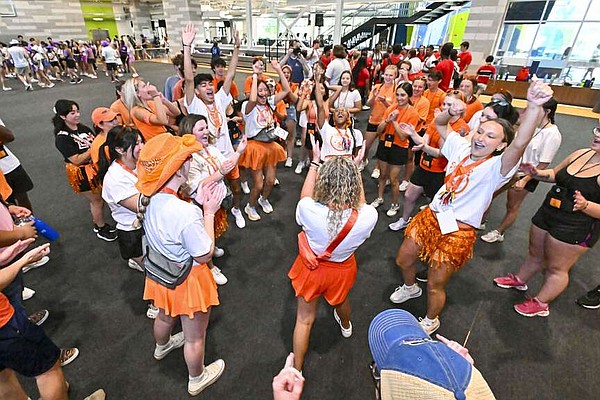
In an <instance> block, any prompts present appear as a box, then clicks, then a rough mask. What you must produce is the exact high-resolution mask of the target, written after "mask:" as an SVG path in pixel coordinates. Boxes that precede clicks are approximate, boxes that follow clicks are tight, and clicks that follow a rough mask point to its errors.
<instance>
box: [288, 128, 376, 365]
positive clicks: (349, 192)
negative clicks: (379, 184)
mask: <svg viewBox="0 0 600 400" xmlns="http://www.w3.org/2000/svg"><path fill="white" fill-rule="evenodd" d="M363 156H364V148H363V150H361V151H360V152H359V155H358V156H357V157H356V158H355V159H354V161H353V160H352V159H351V158H350V157H330V158H329V159H328V160H327V161H325V163H323V164H322V165H321V164H320V160H321V157H320V151H319V145H318V142H315V141H314V140H313V157H312V161H311V163H310V167H309V169H308V173H307V175H306V180H305V181H304V186H302V192H301V193H300V201H299V202H298V205H297V207H296V222H297V223H298V224H299V225H300V226H301V227H302V232H300V234H299V235H298V250H299V252H298V257H297V258H296V261H295V262H294V264H293V265H292V268H291V269H290V272H289V273H288V277H289V278H290V279H291V281H292V286H293V288H294V291H295V292H296V297H297V299H298V310H297V313H296V325H295V327H294V338H293V347H294V350H293V351H294V354H295V355H296V357H295V361H294V367H296V369H298V370H302V366H303V364H304V356H305V355H306V352H307V351H308V343H309V339H310V331H311V330H312V326H313V324H314V322H315V318H316V316H317V307H318V305H319V299H320V298H321V297H324V298H325V301H327V303H328V304H329V305H330V306H332V307H333V308H334V311H333V317H334V318H335V320H336V321H337V323H338V324H339V326H340V330H341V333H342V336H343V337H345V338H348V337H350V336H351V335H352V323H351V322H350V301H349V299H348V294H349V292H350V289H352V286H353V285H354V281H355V280H356V271H357V265H356V259H355V257H354V252H355V251H356V250H357V249H358V247H359V246H360V245H361V244H362V243H363V242H364V241H365V240H367V239H368V238H369V236H370V235H371V232H372V231H373V228H375V224H376V223H377V211H376V210H375V209H374V208H373V207H371V206H369V205H368V204H365V196H364V191H363V184H362V179H361V176H360V172H359V170H358V164H360V162H361V159H362V157H363Z"/></svg>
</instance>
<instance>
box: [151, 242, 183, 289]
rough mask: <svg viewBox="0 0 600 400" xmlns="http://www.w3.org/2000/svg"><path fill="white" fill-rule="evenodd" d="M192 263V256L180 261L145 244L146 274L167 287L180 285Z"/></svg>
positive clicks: (173, 287)
mask: <svg viewBox="0 0 600 400" xmlns="http://www.w3.org/2000/svg"><path fill="white" fill-rule="evenodd" d="M193 264H194V259H193V258H192V257H190V258H189V259H188V260H186V261H184V262H183V263H180V262H176V261H172V260H170V259H168V258H167V257H165V256H164V255H162V254H161V253H160V252H158V251H156V250H154V249H153V248H152V247H151V246H146V257H145V258H144V269H145V270H146V276H147V277H148V278H150V279H152V280H153V281H154V282H157V283H160V284H161V285H163V286H165V287H166V288H168V289H175V288H176V287H177V286H179V285H181V284H182V283H183V281H185V279H186V278H187V276H188V275H189V274H190V271H191V270H192V265H193Z"/></svg>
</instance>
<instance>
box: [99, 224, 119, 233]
mask: <svg viewBox="0 0 600 400" xmlns="http://www.w3.org/2000/svg"><path fill="white" fill-rule="evenodd" d="M104 226H106V227H107V229H108V230H109V231H111V232H116V231H117V228H116V227H114V226H112V225H111V224H104ZM99 230H100V227H99V226H98V225H96V224H94V232H96V233H98V231H99Z"/></svg>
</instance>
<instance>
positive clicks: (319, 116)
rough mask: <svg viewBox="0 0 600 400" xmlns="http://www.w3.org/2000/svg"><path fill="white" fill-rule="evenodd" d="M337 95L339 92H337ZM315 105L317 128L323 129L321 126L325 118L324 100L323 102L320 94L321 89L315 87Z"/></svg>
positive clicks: (321, 93)
mask: <svg viewBox="0 0 600 400" xmlns="http://www.w3.org/2000/svg"><path fill="white" fill-rule="evenodd" d="M338 94H339V92H338ZM315 103H317V126H318V127H319V128H322V127H323V124H324V123H325V120H326V117H325V114H326V113H325V105H324V104H323V103H324V100H323V92H321V89H320V87H319V86H317V87H316V88H315ZM332 105H333V103H332Z"/></svg>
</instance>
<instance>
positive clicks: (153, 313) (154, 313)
mask: <svg viewBox="0 0 600 400" xmlns="http://www.w3.org/2000/svg"><path fill="white" fill-rule="evenodd" d="M146 317H148V318H150V319H156V317H158V307H155V306H154V304H152V303H149V304H148V309H147V310H146Z"/></svg>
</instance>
